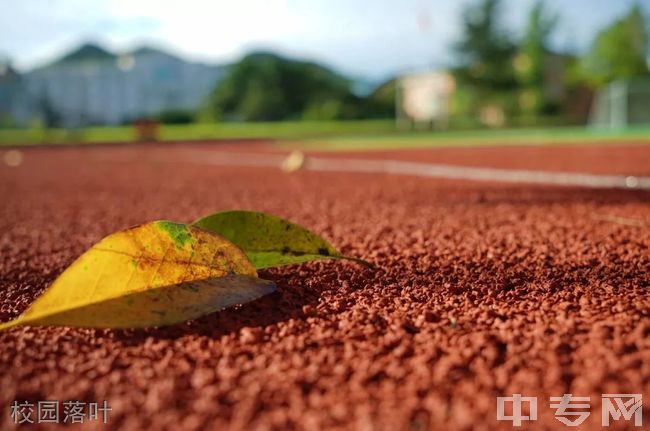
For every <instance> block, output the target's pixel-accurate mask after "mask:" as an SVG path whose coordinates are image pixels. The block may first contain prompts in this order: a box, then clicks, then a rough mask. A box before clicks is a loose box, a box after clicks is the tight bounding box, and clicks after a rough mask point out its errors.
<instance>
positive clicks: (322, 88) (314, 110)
mask: <svg viewBox="0 0 650 431" xmlns="http://www.w3.org/2000/svg"><path fill="white" fill-rule="evenodd" d="M357 104H358V100H357V98H355V97H354V96H353V95H352V93H351V91H350V83H349V82H348V80H347V79H345V78H343V77H342V76H340V75H338V74H336V73H335V72H333V71H331V70H329V69H327V68H325V67H323V66H320V65H318V64H315V63H309V62H303V61H295V60H290V59H287V58H284V57H281V56H278V55H275V54H271V53H266V52H260V53H254V54H250V55H247V56H246V57H244V58H243V59H242V60H241V61H239V62H238V63H236V64H234V65H233V66H232V68H231V69H230V71H229V73H228V75H227V76H226V77H225V78H224V79H223V80H222V81H220V82H219V84H218V85H217V87H216V88H215V90H214V92H213V94H212V95H211V96H210V98H209V100H208V106H207V110H208V112H209V113H210V114H211V116H212V117H213V118H221V119H237V120H244V121H274V120H283V119H299V118H309V119H338V118H349V117H354V116H355V115H358V109H356V105H357ZM203 115H204V116H205V113H204V114H203Z"/></svg>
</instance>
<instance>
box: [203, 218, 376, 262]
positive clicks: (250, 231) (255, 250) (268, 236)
mask: <svg viewBox="0 0 650 431" xmlns="http://www.w3.org/2000/svg"><path fill="white" fill-rule="evenodd" d="M193 225H194V226H198V227H201V228H203V229H207V230H209V231H212V232H214V233H217V234H219V235H221V236H222V237H224V238H226V239H227V240H229V241H231V242H232V243H234V244H235V245H237V246H239V247H241V249H242V250H244V252H245V253H246V255H247V256H248V258H249V259H250V261H251V262H252V263H253V265H254V266H255V268H257V269H262V268H272V267H276V266H282V265H291V264H297V263H304V262H310V261H312V260H317V259H349V260H353V261H355V262H358V263H361V264H363V265H365V266H367V267H369V268H374V266H373V265H372V264H370V263H368V262H366V261H364V260H362V259H358V258H355V257H350V256H344V255H342V254H341V253H340V252H339V251H338V250H337V249H335V248H334V247H333V246H332V245H331V244H330V243H329V242H327V241H326V240H324V239H323V238H321V237H320V236H318V235H316V234H315V233H313V232H311V231H309V230H307V229H305V228H304V227H302V226H300V225H297V224H295V223H292V222H290V221H288V220H285V219H283V218H280V217H277V216H274V215H271V214H265V213H261V212H255V211H225V212H220V213H215V214H212V215H209V216H207V217H203V218H201V219H199V220H197V221H195V222H194V223H193Z"/></svg>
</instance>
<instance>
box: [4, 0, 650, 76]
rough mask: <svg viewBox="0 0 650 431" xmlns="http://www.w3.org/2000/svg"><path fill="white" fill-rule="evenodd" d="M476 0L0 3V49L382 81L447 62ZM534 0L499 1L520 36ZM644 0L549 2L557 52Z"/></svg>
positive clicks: (23, 59)
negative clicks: (259, 63)
mask: <svg viewBox="0 0 650 431" xmlns="http://www.w3.org/2000/svg"><path fill="white" fill-rule="evenodd" d="M473 1H474V0H231V1H225V0H0V7H2V13H0V54H1V55H2V56H3V57H5V58H9V60H10V61H11V62H12V64H13V65H14V66H16V67H17V68H18V69H19V70H28V69H30V68H32V67H36V66H39V65H42V64H44V63H47V62H48V61H51V60H53V59H55V58H57V57H58V56H60V55H62V54H64V53H66V52H67V51H69V50H71V49H73V48H75V47H76V46H78V45H80V44H81V43H83V42H87V41H91V42H95V43H99V44H102V45H104V46H106V47H107V48H109V49H112V50H116V51H125V50H128V49H132V48H135V47H138V46H141V45H149V46H156V47H161V48H164V49H168V50H169V51H171V52H172V53H174V54H177V55H180V56H182V57H184V58H186V59H189V60H195V61H207V62H212V63H228V62H232V61H235V60H237V59H238V58H240V57H241V56H242V55H244V54H245V53H246V52H249V51H251V50H259V49H268V50H275V51H277V52H279V53H282V54H286V55H290V56H296V57H304V58H308V59H311V60H316V61H319V62H322V63H324V64H326V65H329V66H331V67H334V68H335V69H337V70H338V71H340V72H343V73H346V74H348V75H352V76H365V77H368V78H381V77H386V76H390V75H392V74H394V73H399V72H404V71H412V70H419V69H424V68H428V67H445V66H447V65H449V64H451V63H452V55H451V54H452V50H451V45H452V44H453V42H454V41H455V40H457V38H458V37H459V34H460V30H461V15H462V10H463V8H464V7H465V6H467V5H468V4H471V3H472V2H473ZM534 1H535V0H504V6H505V7H504V8H503V12H502V13H503V21H504V23H506V24H507V26H508V28H509V29H510V30H511V31H512V32H513V34H519V33H520V32H521V31H522V29H523V27H524V25H525V22H526V17H527V14H528V12H529V10H530V8H531V6H532V5H533V3H534ZM634 3H638V4H640V5H641V6H642V7H643V8H644V10H645V11H646V13H650V0H547V1H546V4H547V6H548V8H549V10H551V11H554V12H556V13H558V14H559V16H560V21H559V25H558V27H557V29H556V32H555V34H554V37H553V45H554V47H555V48H556V49H560V50H570V51H574V52H579V51H581V50H584V49H586V47H588V46H589V44H590V42H591V41H592V39H593V37H594V35H595V34H596V32H597V31H598V30H599V29H602V28H603V27H604V26H606V25H608V24H609V23H611V22H612V20H613V19H615V18H617V17H619V16H621V15H623V14H625V12H626V11H627V10H628V9H629V8H630V7H631V5H632V4H634Z"/></svg>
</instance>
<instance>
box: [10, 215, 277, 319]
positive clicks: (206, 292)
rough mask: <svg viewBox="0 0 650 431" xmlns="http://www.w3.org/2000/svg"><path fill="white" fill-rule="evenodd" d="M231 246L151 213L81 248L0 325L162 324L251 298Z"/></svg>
mask: <svg viewBox="0 0 650 431" xmlns="http://www.w3.org/2000/svg"><path fill="white" fill-rule="evenodd" d="M273 290H275V285H274V284H273V283H272V282H270V281H266V280H262V279H260V278H258V277H257V272H256V270H255V267H254V266H253V265H252V264H251V262H250V261H249V260H248V258H247V257H246V255H245V254H244V253H243V252H242V250H240V249H239V248H238V247H237V246H235V245H234V244H232V243H231V242H229V241H227V240H226V239H224V238H221V237H220V236H218V235H215V234H214V233H211V232H208V231H205V230H203V229H199V228H197V227H192V226H186V225H183V224H177V223H172V222H167V221H155V222H151V223H147V224H144V225H141V226H137V227H134V228H131V229H127V230H124V231H121V232H117V233H114V234H112V235H109V236H107V237H106V238H104V239H103V240H101V241H100V242H98V243H97V244H95V245H94V246H93V247H91V248H90V249H89V250H88V251H87V252H85V253H84V254H83V255H81V256H80V257H79V258H78V259H77V260H76V261H75V262H74V263H72V265H70V266H69V267H68V268H67V269H66V270H65V271H64V272H63V274H61V275H60V276H59V277H58V278H57V279H56V280H55V281H54V283H52V285H51V286H50V287H49V288H48V289H47V290H46V291H45V292H44V293H43V294H42V295H41V296H40V297H39V298H37V300H36V301H35V302H34V303H33V304H32V306H31V307H30V308H29V309H27V311H25V312H24V313H23V314H22V315H20V316H19V317H18V318H17V319H15V320H12V321H10V322H7V323H5V324H2V325H0V329H5V328H8V327H12V326H15V325H32V326H47V325H53V326H77V327H92V328H136V327H148V326H165V325H172V324H174V323H178V322H183V321H186V320H190V319H194V318H197V317H200V316H203V315H205V314H208V313H211V312H214V311H217V310H220V309H222V308H225V307H228V306H231V305H234V304H241V303H245V302H248V301H252V300H253V299H256V298H259V297H261V296H263V295H265V294H267V293H270V292H272V291H273Z"/></svg>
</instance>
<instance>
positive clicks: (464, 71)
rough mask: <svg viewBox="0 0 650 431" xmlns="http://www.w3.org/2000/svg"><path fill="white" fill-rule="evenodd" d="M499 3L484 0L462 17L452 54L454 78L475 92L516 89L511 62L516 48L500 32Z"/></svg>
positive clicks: (507, 37) (507, 36)
mask: <svg viewBox="0 0 650 431" xmlns="http://www.w3.org/2000/svg"><path fill="white" fill-rule="evenodd" d="M500 15H501V0H483V1H482V2H480V3H478V4H475V5H471V6H470V7H469V8H467V9H466V10H465V12H464V14H463V24H462V26H463V30H462V33H463V35H462V38H461V40H460V41H459V42H458V43H457V44H456V46H455V51H456V53H457V55H458V58H459V61H460V66H461V67H460V68H459V69H458V71H457V72H458V73H457V76H458V77H459V78H460V79H461V80H462V81H464V82H465V83H468V84H472V85H473V86H475V87H478V88H489V89H508V88H512V87H514V86H515V85H516V80H515V76H514V71H513V67H512V59H513V56H514V54H515V52H516V46H515V44H514V43H513V41H512V40H511V37H510V35H509V34H508V33H507V32H506V31H505V30H504V29H503V28H502V25H501V22H500V20H499V16H500Z"/></svg>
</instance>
